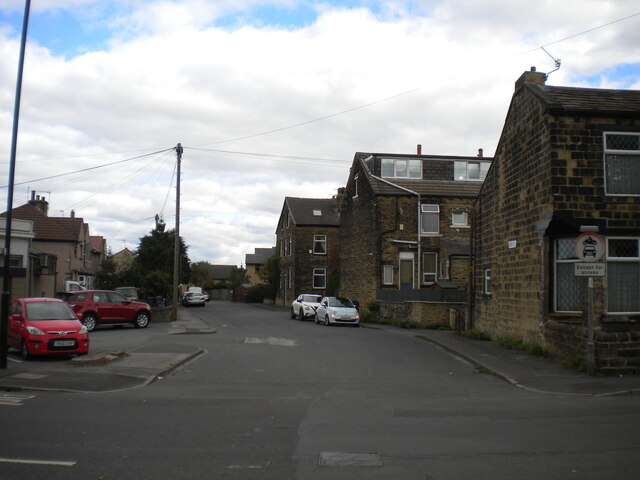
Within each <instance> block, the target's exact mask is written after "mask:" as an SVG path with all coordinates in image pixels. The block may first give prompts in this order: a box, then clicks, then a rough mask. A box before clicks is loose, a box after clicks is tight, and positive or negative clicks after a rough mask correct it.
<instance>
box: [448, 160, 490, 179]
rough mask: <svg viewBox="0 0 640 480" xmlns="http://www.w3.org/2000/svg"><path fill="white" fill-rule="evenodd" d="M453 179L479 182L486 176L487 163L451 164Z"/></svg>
mask: <svg viewBox="0 0 640 480" xmlns="http://www.w3.org/2000/svg"><path fill="white" fill-rule="evenodd" d="M453 163H454V165H453V178H454V179H455V180H470V181H478V182H481V181H483V180H484V177H486V176H487V171H488V170H489V163H488V162H453Z"/></svg>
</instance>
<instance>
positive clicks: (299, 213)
mask: <svg viewBox="0 0 640 480" xmlns="http://www.w3.org/2000/svg"><path fill="white" fill-rule="evenodd" d="M284 203H285V205H286V206H287V209H288V210H289V213H290V214H291V218H292V219H293V223H294V224H295V225H296V226H316V225H318V226H320V225H328V226H336V227H337V226H340V215H339V213H338V208H337V205H336V199H335V198H296V197H286V198H285V199H284ZM314 210H319V211H320V213H321V214H320V215H314Z"/></svg>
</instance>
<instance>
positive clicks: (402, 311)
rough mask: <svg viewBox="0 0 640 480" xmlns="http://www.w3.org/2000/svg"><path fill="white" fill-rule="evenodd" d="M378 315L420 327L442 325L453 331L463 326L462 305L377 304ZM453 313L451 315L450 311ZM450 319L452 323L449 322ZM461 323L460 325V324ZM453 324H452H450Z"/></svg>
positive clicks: (463, 312) (424, 303)
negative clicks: (416, 324)
mask: <svg viewBox="0 0 640 480" xmlns="http://www.w3.org/2000/svg"><path fill="white" fill-rule="evenodd" d="M379 303H380V315H381V316H382V317H383V318H395V319H407V320H412V321H414V322H416V323H419V324H420V325H423V326H427V325H444V326H448V327H451V328H453V329H454V330H459V329H461V328H462V327H461V325H464V316H465V310H466V308H467V306H466V304H464V303H433V302H379ZM452 309H454V310H455V313H454V314H453V315H451V310H452ZM450 317H453V318H454V321H453V322H451V321H450ZM460 322H462V323H460ZM452 323H453V324H452Z"/></svg>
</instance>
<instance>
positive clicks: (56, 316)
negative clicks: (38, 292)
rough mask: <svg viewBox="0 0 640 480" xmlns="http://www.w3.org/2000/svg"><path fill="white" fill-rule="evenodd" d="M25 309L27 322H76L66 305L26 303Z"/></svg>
mask: <svg viewBox="0 0 640 480" xmlns="http://www.w3.org/2000/svg"><path fill="white" fill-rule="evenodd" d="M26 307H27V318H28V319H29V320H76V316H75V315H74V314H73V312H72V311H71V309H70V308H69V306H68V305H67V304H66V303H58V302H28V303H26Z"/></svg>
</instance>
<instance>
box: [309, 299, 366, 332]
mask: <svg viewBox="0 0 640 480" xmlns="http://www.w3.org/2000/svg"><path fill="white" fill-rule="evenodd" d="M315 322H316V323H324V324H325V325H327V326H329V325H353V326H354V327H359V326H360V315H358V310H356V307H355V306H354V305H353V302H352V301H351V300H349V299H348V298H343V297H324V298H323V299H322V300H321V301H320V305H319V306H318V308H317V310H316V315H315Z"/></svg>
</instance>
